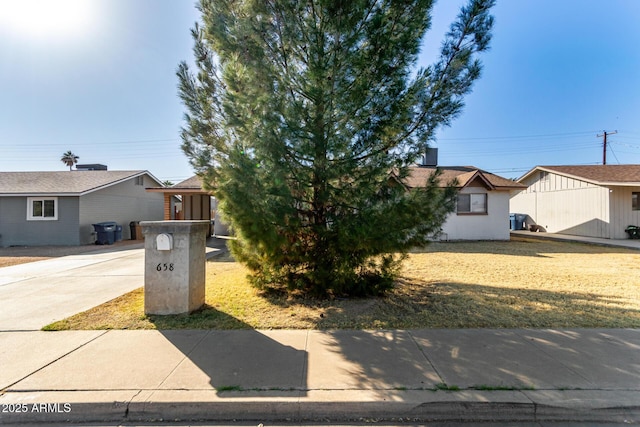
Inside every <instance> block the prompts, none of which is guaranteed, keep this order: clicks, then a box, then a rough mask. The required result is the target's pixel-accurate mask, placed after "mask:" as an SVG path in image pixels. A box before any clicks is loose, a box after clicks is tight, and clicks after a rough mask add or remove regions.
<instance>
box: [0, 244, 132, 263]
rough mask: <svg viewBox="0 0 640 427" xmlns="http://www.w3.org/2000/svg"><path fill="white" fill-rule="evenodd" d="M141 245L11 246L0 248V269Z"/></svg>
mask: <svg viewBox="0 0 640 427" xmlns="http://www.w3.org/2000/svg"><path fill="white" fill-rule="evenodd" d="M140 243H143V241H142V240H123V241H121V242H116V243H114V244H113V245H82V246H12V247H9V248H0V267H8V266H11V265H18V264H25V263H28V262H35V261H42V260H45V259H50V258H58V257H63V256H67V255H78V254H83V253H87V252H95V251H99V250H118V249H120V248H125V247H128V246H131V245H135V244H140Z"/></svg>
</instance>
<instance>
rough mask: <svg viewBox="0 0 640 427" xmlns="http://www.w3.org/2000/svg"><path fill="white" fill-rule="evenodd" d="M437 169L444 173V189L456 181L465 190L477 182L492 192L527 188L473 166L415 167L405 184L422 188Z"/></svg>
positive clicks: (442, 178) (442, 180) (441, 179)
mask: <svg viewBox="0 0 640 427" xmlns="http://www.w3.org/2000/svg"><path fill="white" fill-rule="evenodd" d="M436 169H439V170H440V171H441V172H442V174H441V175H440V185H441V186H442V187H444V186H446V185H447V184H448V183H450V182H451V181H453V180H454V179H457V180H458V187H459V188H464V187H466V186H468V185H469V184H471V183H472V182H474V181H476V180H479V181H481V182H482V183H483V184H484V185H485V187H487V188H489V189H491V190H513V189H521V188H525V186H524V185H522V184H520V183H517V182H515V181H512V180H510V179H507V178H503V177H501V176H498V175H494V174H492V173H490V172H487V171H483V170H482V169H478V168H476V167H473V166H438V167H437V168H436V167H433V166H413V167H411V168H410V173H409V177H408V178H407V179H406V181H405V183H406V185H407V186H408V187H411V188H415V187H422V186H424V184H425V182H426V181H427V180H428V179H429V177H430V176H431V175H432V174H433V173H434V172H435V171H436Z"/></svg>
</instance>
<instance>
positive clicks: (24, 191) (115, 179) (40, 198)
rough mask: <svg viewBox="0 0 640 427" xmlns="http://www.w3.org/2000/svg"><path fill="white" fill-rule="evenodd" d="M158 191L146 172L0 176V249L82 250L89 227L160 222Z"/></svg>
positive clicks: (126, 226) (127, 235)
mask: <svg viewBox="0 0 640 427" xmlns="http://www.w3.org/2000/svg"><path fill="white" fill-rule="evenodd" d="M147 187H162V183H161V182H160V181H159V180H158V179H157V178H155V177H154V176H153V175H151V174H150V173H149V172H147V171H106V170H84V171H77V170H75V171H64V172H0V246H4V247H7V246H14V245H26V246H35V245H85V244H91V243H94V242H95V237H96V236H95V233H94V229H93V226H92V224H95V223H99V222H105V221H115V222H116V223H118V224H119V225H121V226H122V228H123V230H122V232H123V238H124V239H128V238H130V230H129V223H130V222H131V221H141V220H162V218H163V212H162V210H163V197H162V195H161V194H154V193H149V192H147V191H145V188H147Z"/></svg>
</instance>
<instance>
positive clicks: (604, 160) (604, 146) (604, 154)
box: [598, 130, 618, 165]
mask: <svg viewBox="0 0 640 427" xmlns="http://www.w3.org/2000/svg"><path fill="white" fill-rule="evenodd" d="M616 133H618V131H617V130H615V131H613V132H607V131H606V130H603V131H602V135H598V138H600V137H601V136H602V137H603V141H602V164H603V165H606V164H607V135H615V134H616Z"/></svg>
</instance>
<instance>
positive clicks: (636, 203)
mask: <svg viewBox="0 0 640 427" xmlns="http://www.w3.org/2000/svg"><path fill="white" fill-rule="evenodd" d="M638 199H640V193H631V209H632V210H634V211H640V200H638Z"/></svg>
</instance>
